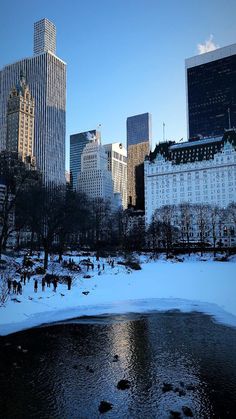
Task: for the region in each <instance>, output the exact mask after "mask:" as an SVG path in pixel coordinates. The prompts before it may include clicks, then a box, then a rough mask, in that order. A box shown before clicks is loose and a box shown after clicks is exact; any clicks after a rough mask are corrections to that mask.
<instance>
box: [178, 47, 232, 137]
mask: <svg viewBox="0 0 236 419" xmlns="http://www.w3.org/2000/svg"><path fill="white" fill-rule="evenodd" d="M185 68H186V88H187V122H188V138H194V137H196V136H203V137H210V136H217V135H223V133H224V130H225V129H229V128H232V127H236V44H233V45H229V46H227V47H224V48H219V49H216V50H215V51H211V52H207V53H205V54H200V55H197V56H195V57H192V58H188V59H186V61H185Z"/></svg>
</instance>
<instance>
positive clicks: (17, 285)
mask: <svg viewBox="0 0 236 419" xmlns="http://www.w3.org/2000/svg"><path fill="white" fill-rule="evenodd" d="M7 287H8V294H10V293H11V291H12V292H13V294H17V295H18V294H20V295H21V294H22V285H21V281H16V280H15V279H14V280H13V281H12V280H11V279H10V278H8V280H7Z"/></svg>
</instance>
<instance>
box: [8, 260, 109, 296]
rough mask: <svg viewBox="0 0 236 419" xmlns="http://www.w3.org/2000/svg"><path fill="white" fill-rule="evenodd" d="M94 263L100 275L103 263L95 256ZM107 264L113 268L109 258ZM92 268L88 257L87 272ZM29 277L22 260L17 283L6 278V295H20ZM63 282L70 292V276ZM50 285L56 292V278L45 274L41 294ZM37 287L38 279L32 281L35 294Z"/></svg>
mask: <svg viewBox="0 0 236 419" xmlns="http://www.w3.org/2000/svg"><path fill="white" fill-rule="evenodd" d="M96 261H97V262H98V264H97V269H98V274H99V275H101V271H102V270H103V271H104V270H105V263H104V262H103V263H100V261H99V256H96ZM107 263H108V265H109V266H111V267H112V268H113V267H114V260H113V259H111V258H110V257H109V258H108V259H107ZM68 264H69V265H72V264H75V262H74V260H73V259H71V258H70V259H69V263H68ZM94 267H95V265H94V263H93V262H92V261H91V260H90V258H89V257H88V258H87V271H88V270H89V268H91V269H92V270H94ZM31 275H32V272H30V270H29V268H28V269H27V268H26V267H25V259H24V261H23V266H22V270H21V272H20V280H19V281H17V280H16V279H14V280H11V278H8V280H7V285H8V293H9V294H10V293H11V292H13V294H17V295H18V294H20V295H22V291H23V287H22V283H23V284H24V285H26V280H28V283H29V282H30V278H31ZM65 281H66V282H67V288H68V290H70V289H71V284H72V278H71V276H66V277H65ZM51 284H52V285H53V291H54V292H56V290H57V285H58V279H57V277H56V276H54V275H49V274H46V275H45V276H43V277H42V281H41V286H42V291H43V292H44V291H45V286H47V288H48V287H49V288H50V286H51ZM38 287H39V281H38V279H34V292H35V293H37V292H38Z"/></svg>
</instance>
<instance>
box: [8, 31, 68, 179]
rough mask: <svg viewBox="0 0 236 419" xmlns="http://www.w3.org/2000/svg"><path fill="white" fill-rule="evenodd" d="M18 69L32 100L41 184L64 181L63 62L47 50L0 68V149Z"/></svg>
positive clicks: (36, 156)
mask: <svg viewBox="0 0 236 419" xmlns="http://www.w3.org/2000/svg"><path fill="white" fill-rule="evenodd" d="M38 35H39V34H38ZM42 36H44V35H42ZM21 72H23V73H24V75H25V77H26V80H27V84H28V86H29V90H30V92H31V94H32V96H33V98H34V101H35V124H34V155H35V158H36V163H37V168H38V169H39V170H40V171H41V172H42V179H43V181H44V183H45V184H49V183H51V182H53V183H55V184H63V183H64V184H65V115H66V64H65V63H64V61H62V60H61V59H60V58H58V57H57V56H56V55H54V54H53V53H52V52H51V51H47V52H42V53H40V54H38V55H35V56H33V57H31V58H25V59H23V60H20V61H17V62H15V63H13V64H10V65H6V66H5V67H4V68H3V69H2V70H1V71H0V92H1V94H0V150H4V149H6V137H7V121H6V120H7V101H8V97H9V93H10V91H11V89H12V88H13V87H14V86H15V85H16V84H17V83H18V80H19V78H20V74H21Z"/></svg>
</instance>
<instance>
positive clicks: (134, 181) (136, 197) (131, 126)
mask: <svg viewBox="0 0 236 419" xmlns="http://www.w3.org/2000/svg"><path fill="white" fill-rule="evenodd" d="M126 128H127V151H128V161H127V190H128V192H127V196H128V206H129V207H135V208H136V209H141V210H143V209H144V159H145V156H146V155H148V154H149V152H150V149H151V140H152V116H151V114H150V113H144V114H141V115H134V116H130V117H129V118H127V123H126Z"/></svg>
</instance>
